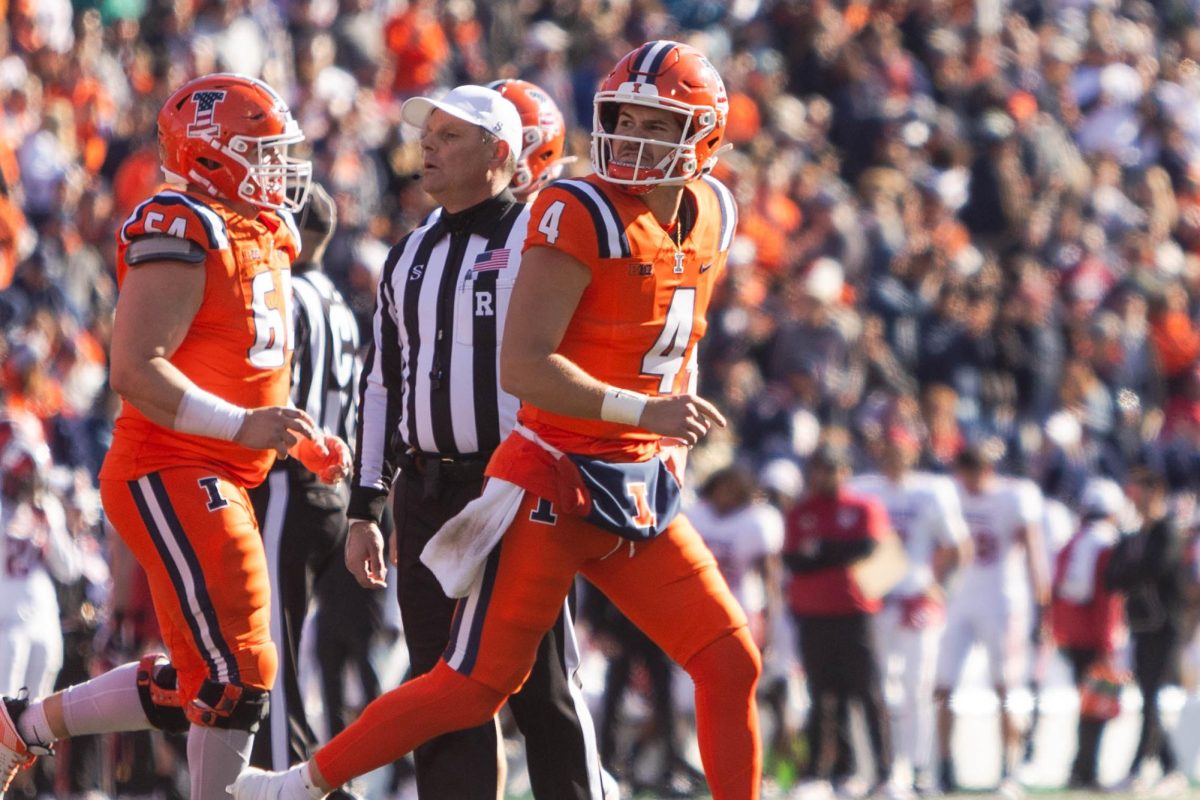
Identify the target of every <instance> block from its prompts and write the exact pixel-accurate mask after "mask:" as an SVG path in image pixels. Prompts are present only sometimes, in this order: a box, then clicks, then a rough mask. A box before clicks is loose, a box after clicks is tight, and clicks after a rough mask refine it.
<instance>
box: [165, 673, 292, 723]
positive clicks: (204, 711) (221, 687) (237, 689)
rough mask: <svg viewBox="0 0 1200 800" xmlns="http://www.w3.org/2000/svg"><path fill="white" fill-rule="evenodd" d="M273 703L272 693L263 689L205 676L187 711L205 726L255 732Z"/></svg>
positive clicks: (191, 718)
mask: <svg viewBox="0 0 1200 800" xmlns="http://www.w3.org/2000/svg"><path fill="white" fill-rule="evenodd" d="M270 705H271V695H270V693H269V692H267V691H266V690H264V689H253V688H251V687H249V686H234V685H233V684H230V683H217V682H216V681H210V680H205V681H204V683H202V684H201V685H200V691H199V692H197V693H196V697H195V698H194V699H193V700H192V702H190V703H188V705H187V707H186V708H185V709H184V714H186V715H187V718H188V719H189V720H191V722H192V723H193V724H195V725H202V726H204V727H206V728H232V729H235V730H240V731H248V732H250V733H255V732H257V731H258V723H259V722H260V721H262V719H263V718H264V717H266V716H267V711H268V709H269V708H270Z"/></svg>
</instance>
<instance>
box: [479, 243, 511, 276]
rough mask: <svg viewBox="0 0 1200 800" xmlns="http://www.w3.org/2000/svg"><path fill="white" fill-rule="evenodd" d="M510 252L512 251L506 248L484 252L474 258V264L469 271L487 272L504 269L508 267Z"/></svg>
mask: <svg viewBox="0 0 1200 800" xmlns="http://www.w3.org/2000/svg"><path fill="white" fill-rule="evenodd" d="M510 252H512V251H511V250H510V249H509V248H507V247H503V248H501V249H499V250H484V251H483V252H482V253H480V254H479V255H477V256H475V264H474V265H473V266H472V267H471V270H472V271H473V272H489V271H491V270H496V269H504V268H505V267H507V266H508V255H509V253H510Z"/></svg>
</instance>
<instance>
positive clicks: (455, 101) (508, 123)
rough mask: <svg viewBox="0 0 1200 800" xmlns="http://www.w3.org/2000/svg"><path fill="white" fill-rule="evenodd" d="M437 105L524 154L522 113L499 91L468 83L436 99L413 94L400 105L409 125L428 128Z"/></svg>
mask: <svg viewBox="0 0 1200 800" xmlns="http://www.w3.org/2000/svg"><path fill="white" fill-rule="evenodd" d="M435 108H436V109H438V110H439V111H444V112H446V113H447V114H449V115H450V116H452V117H457V118H458V119H461V120H463V121H464V122H469V123H471V124H472V125H478V126H479V127H481V128H483V129H484V130H485V131H487V132H488V133H490V134H492V135H493V136H495V137H496V138H498V139H502V140H503V141H505V142H508V149H509V150H510V151H511V152H512V153H513V154H514V155H516V156H520V155H521V137H522V131H521V114H520V112H518V111H517V107H516V106H514V105H513V104H512V103H511V102H509V101H508V100H506V99H505V97H504V95H502V94H500V93H499V92H497V91H496V90H494V89H488V88H486V87H483V86H472V85H469V84H468V85H465V86H459V87H457V88H454V89H451V90H450V91H449V92H447V93H446V94H444V95H443V96H441V97H439V98H438V99H436V100H433V99H430V98H428V97H412V98H409V99H408V100H405V101H404V105H402V106H401V107H400V117H401V118H402V119H403V120H404V121H405V122H407V123H408V124H409V125H415V126H416V127H418V128H424V127H425V122H426V121H427V120H428V119H429V115H430V114H432V113H433V110H434V109H435Z"/></svg>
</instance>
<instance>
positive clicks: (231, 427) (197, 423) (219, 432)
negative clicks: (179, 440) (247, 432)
mask: <svg viewBox="0 0 1200 800" xmlns="http://www.w3.org/2000/svg"><path fill="white" fill-rule="evenodd" d="M245 419H246V409H244V408H242V407H241V406H235V405H234V404H233V403H230V402H227V401H225V400H222V399H221V398H219V397H217V396H216V395H215V394H212V393H211V392H206V391H204V390H203V389H201V388H199V387H198V386H193V387H191V388H190V389H188V390H187V391H186V392H184V393H183V399H182V400H180V401H179V408H177V409H176V410H175V430H177V431H179V432H181V433H195V434H199V435H200V436H211V437H212V438H214V439H225V440H226V441H229V442H232V441H233V440H234V439H235V438H236V437H237V433H238V430H240V429H241V427H242V422H243V421H244V420H245Z"/></svg>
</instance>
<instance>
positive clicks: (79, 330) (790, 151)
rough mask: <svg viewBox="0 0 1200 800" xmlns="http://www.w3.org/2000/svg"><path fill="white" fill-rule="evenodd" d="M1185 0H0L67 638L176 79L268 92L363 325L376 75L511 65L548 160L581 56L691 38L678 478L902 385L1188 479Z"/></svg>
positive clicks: (38, 408) (1197, 28) (16, 290)
mask: <svg viewBox="0 0 1200 800" xmlns="http://www.w3.org/2000/svg"><path fill="white" fill-rule="evenodd" d="M1198 5H1200V4H1197V3H1196V2H1194V0H1157V2H1151V0H1095V1H1092V0H1045V1H1044V2H1039V1H1037V0H977V1H976V2H970V1H968V0H732V1H731V2H717V0H488V2H478V3H476V2H472V0H443V1H441V2H433V1H431V0H409V1H408V2H406V1H405V0H74V2H72V0H0V11H2V12H3V13H2V14H0V17H2V18H3V20H4V22H3V27H0V329H2V330H3V335H2V336H0V406H2V407H3V414H4V416H5V417H6V418H7V419H8V420H10V421H11V422H12V423H13V425H14V426H15V427H16V428H18V429H20V430H21V431H23V434H22V435H23V436H24V437H26V438H27V439H30V440H33V441H36V442H38V443H44V444H45V445H46V446H47V447H48V455H47V456H46V460H45V461H44V462H43V467H44V470H45V473H44V478H45V485H46V488H47V490H48V491H50V492H52V493H53V494H54V495H55V496H57V497H58V498H59V499H60V500H61V502H62V503H63V504H64V506H65V508H66V509H67V519H68V522H69V528H70V531H71V534H72V536H73V537H74V540H75V542H76V545H77V546H78V548H79V550H80V552H81V553H82V555H83V556H84V563H86V564H90V566H87V567H86V568H84V569H83V571H82V574H83V575H84V578H83V581H84V583H83V584H82V585H81V584H80V583H79V582H78V581H75V580H73V581H72V582H71V583H70V584H69V585H68V586H66V587H64V588H63V589H62V595H63V597H64V598H65V599H66V600H65V601H64V603H63V607H62V615H63V618H64V623H63V624H64V629H65V630H66V631H67V633H68V634H71V633H72V632H75V631H84V632H85V633H84V634H81V635H79V636H77V637H76V639H78V641H76V642H74V644H72V643H70V642H69V644H68V652H67V660H68V662H70V661H71V658H72V653H75V654H76V655H78V653H81V652H84V651H86V650H87V648H88V647H89V646H90V645H88V644H87V640H89V639H90V638H91V632H94V631H95V630H96V629H97V627H99V629H100V630H101V632H102V634H103V635H102V636H101V639H102V640H103V641H102V642H101V646H100V647H99V648H98V650H103V649H104V648H105V647H112V646H114V642H117V641H119V640H121V638H122V636H124V635H125V634H123V633H122V630H124V629H123V628H121V627H120V626H121V625H125V624H126V619H125V618H124V617H122V618H121V619H120V620H118V621H117V622H119V623H120V624H119V625H117V626H114V624H113V622H114V620H112V619H111V615H110V614H108V613H107V612H106V611H105V609H106V608H107V607H110V605H111V602H112V597H111V595H112V594H113V593H112V592H111V586H112V584H111V583H110V582H109V581H108V579H107V570H106V567H105V561H106V560H107V559H106V553H107V549H108V546H109V543H108V537H106V535H105V532H104V530H103V526H102V524H101V523H100V514H99V513H98V511H99V509H98V507H97V502H98V501H97V499H96V494H95V490H94V476H95V474H96V471H97V470H98V468H99V464H100V461H101V459H102V457H103V454H104V452H105V448H106V442H107V437H108V436H109V431H110V427H111V421H112V418H113V416H114V413H115V409H116V399H115V395H114V394H113V393H112V392H111V390H110V388H109V386H108V383H107V373H106V367H105V364H106V351H107V347H108V344H109V331H110V321H111V317H112V310H113V307H114V304H115V302H116V288H115V281H114V272H113V270H114V266H113V259H114V253H115V250H116V242H115V238H114V232H115V230H116V229H117V227H118V225H119V224H120V222H121V221H123V220H124V219H125V218H126V216H128V214H129V213H130V211H131V210H132V207H133V205H134V204H135V203H136V202H137V201H138V200H139V199H140V198H143V197H146V196H148V195H149V193H150V192H151V191H152V190H153V189H154V187H155V186H156V185H157V184H158V183H159V181H160V180H161V174H160V173H159V171H158V153H157V152H156V138H155V128H154V126H155V115H156V113H157V111H158V109H159V107H160V106H161V103H162V101H163V100H164V98H165V97H166V96H167V95H168V94H169V93H170V92H171V90H172V89H174V88H175V87H177V86H179V85H180V84H181V83H182V82H183V81H185V80H186V79H188V78H191V77H193V76H196V75H199V74H203V73H208V72H213V71H234V72H241V73H246V74H250V75H254V76H259V77H262V78H263V79H265V80H266V81H267V82H268V83H270V84H271V85H273V86H274V87H275V88H277V89H278V90H279V91H280V92H281V94H282V95H283V96H284V97H285V99H286V100H287V101H288V103H289V104H290V106H291V108H292V110H293V113H294V114H295V116H296V118H297V120H298V121H299V122H300V124H301V126H302V128H303V130H304V132H305V134H306V135H307V137H308V140H309V143H310V144H311V154H312V158H313V160H314V164H315V170H314V174H315V177H316V178H317V179H318V180H320V181H321V182H322V183H323V184H324V185H325V186H326V187H327V188H328V189H329V191H330V193H331V194H332V195H333V197H334V198H335V200H336V202H337V205H338V219H339V229H338V233H337V235H336V238H335V239H334V241H333V243H332V245H331V247H330V250H329V251H328V253H327V256H326V264H327V269H328V271H329V273H330V275H331V277H332V278H333V280H334V282H335V283H336V284H337V285H338V287H339V288H340V289H341V290H342V292H343V293H344V294H345V296H346V297H347V299H348V300H349V302H350V303H351V305H352V307H353V308H354V310H355V312H356V314H357V315H358V318H359V321H360V324H362V325H364V326H366V325H367V322H368V320H369V318H370V314H371V311H372V306H373V303H374V295H375V286H376V281H377V280H378V277H379V274H380V270H381V268H382V265H383V260H384V256H385V254H386V252H387V250H388V248H389V247H390V245H391V244H392V243H394V242H395V241H397V240H398V239H400V238H401V236H403V235H404V234H405V233H406V232H407V231H409V230H410V229H411V228H413V227H414V226H415V225H416V224H418V223H419V222H420V220H421V219H422V218H423V217H424V215H425V214H426V213H427V212H428V211H429V209H430V208H431V207H432V202H431V200H430V199H429V198H428V197H427V196H426V195H424V193H423V192H422V191H421V187H420V185H419V182H418V181H417V180H416V179H415V173H416V172H417V171H418V169H419V167H420V154H419V150H418V147H417V143H416V139H415V135H416V131H415V130H412V129H409V128H406V127H404V126H402V125H401V123H400V119H399V108H400V104H401V102H402V101H403V100H405V99H406V98H408V97H412V96H415V95H420V94H426V93H433V92H436V91H438V90H439V89H441V88H449V87H452V86H456V85H459V84H462V83H470V82H475V83H486V82H489V81H491V80H495V79H498V78H504V77H520V78H524V79H527V80H530V81H532V82H535V83H536V84H538V85H539V86H541V87H543V88H544V89H545V90H546V91H547V92H548V93H549V94H550V95H552V96H553V98H554V99H555V100H556V101H557V103H558V105H559V106H560V108H561V109H562V110H563V112H564V114H565V116H566V118H567V124H568V129H569V144H568V152H569V153H571V154H574V155H576V156H580V158H579V160H578V161H577V162H576V163H575V164H574V165H573V166H572V167H569V168H568V172H571V173H573V174H581V173H585V172H587V171H588V158H587V153H588V147H589V144H588V142H589V139H588V132H589V130H590V128H591V124H592V94H593V91H594V87H595V86H596V84H597V82H598V80H599V79H601V78H602V77H603V74H602V71H603V70H604V69H606V68H607V66H608V65H611V64H613V63H615V62H616V61H617V59H618V58H619V57H620V56H621V55H622V54H624V53H625V52H627V51H628V50H630V49H631V48H632V47H633V46H634V45H636V44H639V43H641V42H643V41H647V40H650V39H656V38H671V39H679V40H683V41H687V42H690V43H692V44H694V45H695V46H696V47H698V48H699V49H700V50H701V51H702V52H704V53H706V54H707V55H708V57H709V58H710V59H711V60H712V62H713V63H714V64H715V65H716V67H717V69H718V70H719V71H720V73H721V74H722V76H723V77H724V80H725V84H726V86H727V88H728V91H729V102H730V114H729V124H728V128H727V138H728V141H729V143H730V144H731V145H732V146H733V147H732V150H730V151H728V152H726V153H724V154H723V155H722V158H721V162H720V165H719V166H718V168H717V172H716V175H717V177H718V178H720V179H721V180H722V181H724V182H725V183H726V184H727V185H728V186H729V187H730V188H731V189H732V190H733V192H734V194H735V196H736V198H737V200H738V203H739V212H740V224H739V228H738V234H737V238H736V240H735V243H734V246H733V250H732V254H731V256H730V260H729V268H728V274H727V277H726V280H725V282H724V284H723V287H722V288H721V290H720V295H719V297H718V298H717V299H716V300H715V302H714V307H713V310H712V312H711V313H710V320H709V333H708V335H707V337H706V339H705V340H704V343H703V345H702V350H701V357H700V365H701V366H700V380H701V384H700V393H701V394H702V395H704V396H705V397H708V398H709V399H712V400H713V401H714V402H716V403H717V404H718V405H719V406H720V407H721V408H722V410H723V411H724V412H725V414H726V416H727V417H729V419H730V420H731V425H730V427H729V428H728V429H727V430H723V431H720V430H718V431H713V432H712V433H711V434H710V435H709V438H708V440H707V441H706V442H705V443H704V445H703V446H702V447H700V448H698V449H697V451H696V453H695V456H694V458H693V459H692V464H691V468H692V470H693V471H694V473H695V477H696V481H695V483H696V485H699V484H700V483H701V482H702V481H703V480H704V478H705V477H707V476H708V475H709V474H711V473H713V472H714V471H715V470H717V469H718V468H720V467H723V466H725V465H727V464H729V463H731V462H738V463H739V464H741V465H742V466H743V467H745V468H747V469H748V470H749V471H750V472H751V474H752V475H755V476H757V479H756V480H755V481H753V484H754V486H755V487H756V489H757V490H762V491H769V492H773V493H775V495H776V497H777V499H778V498H780V497H791V498H794V497H795V496H796V495H797V494H798V493H799V492H800V491H801V487H802V484H803V473H804V466H805V461H806V458H807V456H808V455H809V454H810V453H812V452H813V451H814V450H815V448H816V447H817V445H818V443H819V442H820V441H822V440H823V439H829V438H830V437H840V439H841V440H842V443H843V444H845V445H847V446H849V447H851V448H852V449H853V451H854V452H855V453H856V458H857V459H858V462H859V463H858V464H857V465H856V466H858V467H859V468H862V469H868V468H871V465H870V463H869V458H868V455H867V454H868V453H869V452H870V449H871V448H870V446H869V445H870V443H871V442H872V441H873V440H874V439H877V438H878V437H879V436H880V435H881V434H882V433H883V432H884V430H885V428H886V427H887V425H888V424H890V421H893V420H894V419H896V414H900V415H902V418H903V420H904V421H905V423H906V425H907V426H908V428H909V430H910V431H911V433H912V435H913V436H914V437H916V439H917V440H918V442H919V445H920V459H919V460H920V466H921V468H923V469H928V470H932V471H935V472H944V471H948V470H949V468H950V466H951V465H952V464H953V463H954V462H955V459H956V457H957V456H958V454H959V453H960V452H961V451H962V450H963V449H964V448H966V447H969V446H971V445H972V444H977V443H979V442H981V441H985V440H986V441H988V442H993V443H994V445H995V448H996V449H995V453H996V454H997V455H998V456H999V458H1000V462H999V466H1000V469H1001V470H1002V471H1004V472H1008V473H1011V474H1015V475H1020V476H1024V477H1027V478H1030V479H1032V481H1033V482H1035V483H1036V484H1037V485H1038V486H1039V487H1040V488H1041V490H1042V492H1043V494H1044V495H1045V496H1046V497H1047V498H1050V499H1053V500H1056V501H1059V502H1061V503H1062V504H1064V505H1065V506H1066V508H1067V509H1073V508H1075V507H1076V503H1077V502H1078V499H1079V496H1080V493H1081V491H1082V489H1083V487H1084V485H1085V483H1086V482H1087V480H1088V478H1089V477H1092V476H1096V475H1106V476H1109V477H1112V478H1114V479H1115V480H1117V481H1122V480H1123V478H1124V476H1125V473H1126V471H1127V470H1128V469H1129V468H1130V467H1131V466H1132V465H1135V464H1139V463H1145V462H1146V461H1148V460H1150V461H1153V462H1154V463H1155V464H1157V465H1158V468H1159V469H1161V471H1162V472H1163V473H1164V474H1165V475H1166V476H1167V477H1168V480H1169V485H1170V489H1171V491H1172V492H1173V493H1175V495H1176V496H1177V497H1187V496H1189V495H1191V494H1194V493H1195V492H1196V491H1197V490H1198V489H1200V486H1198V485H1197V484H1198V483H1200V14H1198V12H1200V8H1198ZM362 338H363V340H364V341H369V340H370V338H371V337H370V335H369V332H366V330H365V327H364V336H363V337H362ZM51 464H52V465H53V466H51ZM1180 509H1181V510H1186V513H1187V518H1186V519H1183V520H1182V522H1183V523H1184V526H1185V527H1190V526H1191V524H1192V519H1191V505H1189V504H1187V503H1185V502H1181V503H1180ZM1068 533H1069V531H1068ZM1061 543H1062V542H1061V537H1060V541H1059V544H1061ZM75 574H78V571H76V572H73V573H71V575H72V576H73V575H75ZM0 580H3V578H2V577H0ZM81 586H82V588H81ZM2 617H3V610H0V618H2ZM146 618H147V619H149V618H150V615H148V614H147V615H146ZM72 648H75V649H74V650H73V649H72ZM76 660H77V661H78V659H76ZM75 669H76V670H83V671H84V673H86V670H87V665H86V663H79V664H76V665H75ZM11 689H12V687H0V690H3V691H5V692H7V691H10V690H11Z"/></svg>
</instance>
